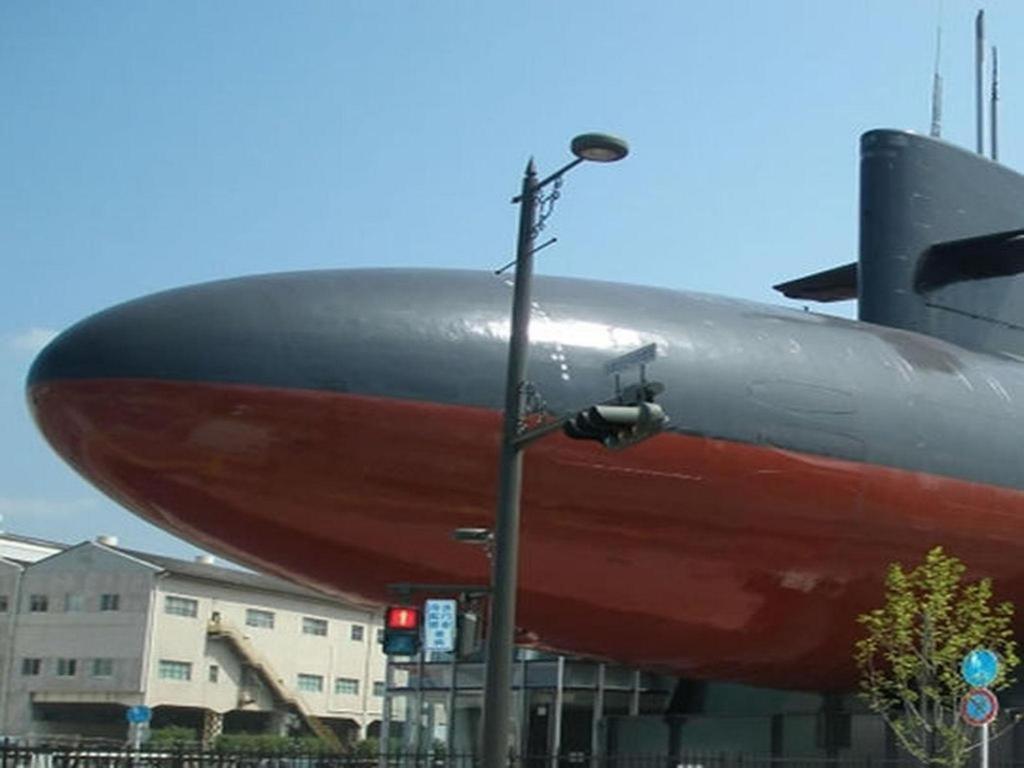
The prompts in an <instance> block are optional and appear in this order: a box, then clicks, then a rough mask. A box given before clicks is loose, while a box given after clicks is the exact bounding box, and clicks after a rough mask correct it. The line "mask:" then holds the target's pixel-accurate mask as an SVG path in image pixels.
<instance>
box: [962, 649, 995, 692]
mask: <svg viewBox="0 0 1024 768" xmlns="http://www.w3.org/2000/svg"><path fill="white" fill-rule="evenodd" d="M960 674H961V675H963V678H964V680H965V681H966V683H967V684H968V685H969V686H971V687H972V688H985V687H987V686H989V685H991V684H992V682H993V681H994V680H995V679H996V677H997V676H998V675H999V657H998V656H996V654H995V653H994V652H992V651H990V650H988V649H987V648H975V649H974V650H973V651H971V652H970V653H968V654H967V655H966V656H964V660H963V662H962V663H961V664H960Z"/></svg>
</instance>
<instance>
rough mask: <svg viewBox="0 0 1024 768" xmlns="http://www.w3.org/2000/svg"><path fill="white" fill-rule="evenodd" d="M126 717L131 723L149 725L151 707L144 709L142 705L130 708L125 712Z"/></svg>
mask: <svg viewBox="0 0 1024 768" xmlns="http://www.w3.org/2000/svg"><path fill="white" fill-rule="evenodd" d="M124 716H125V717H126V718H127V719H128V722H129V723H148V722H149V707H144V706H142V705H141V704H139V705H136V706H134V707H128V709H126V710H125V713H124Z"/></svg>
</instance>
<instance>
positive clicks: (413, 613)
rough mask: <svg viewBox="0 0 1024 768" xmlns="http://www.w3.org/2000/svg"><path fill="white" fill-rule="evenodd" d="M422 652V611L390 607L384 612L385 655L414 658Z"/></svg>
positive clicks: (404, 607)
mask: <svg viewBox="0 0 1024 768" xmlns="http://www.w3.org/2000/svg"><path fill="white" fill-rule="evenodd" d="M419 650H420V609H419V608H413V607H411V606H408V605H390V606H388V609H387V611H385V612H384V653H385V654H387V655H388V656H414V655H416V654H417V653H419Z"/></svg>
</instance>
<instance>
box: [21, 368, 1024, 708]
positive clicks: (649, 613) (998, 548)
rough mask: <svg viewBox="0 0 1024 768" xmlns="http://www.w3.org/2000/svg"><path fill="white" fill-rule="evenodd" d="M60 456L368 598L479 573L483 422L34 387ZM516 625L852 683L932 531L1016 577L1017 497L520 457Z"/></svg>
mask: <svg viewBox="0 0 1024 768" xmlns="http://www.w3.org/2000/svg"><path fill="white" fill-rule="evenodd" d="M30 395H31V399H32V403H33V407H34V409H35V412H36V418H37V419H38V421H39V423H40V426H41V427H42V429H43V431H44V433H45V434H46V436H47V438H48V439H49V440H50V442H51V443H52V444H53V446H54V447H55V449H56V450H57V451H58V452H59V453H60V454H61V455H63V456H64V457H65V458H67V459H68V460H69V461H70V462H71V463H72V464H73V465H74V466H75V467H76V469H78V471H79V472H81V473H82V474H83V475H85V476H86V477H87V478H89V479H90V481H92V482H93V483H95V484H97V485H98V486H99V487H101V488H102V489H104V490H105V491H106V492H107V493H109V494H110V495H111V496H112V497H114V498H116V499H117V500H119V501H120V502H122V503H123V504H125V505H126V506H127V507H129V508H130V509H132V510H134V511H136V512H137V513H139V514H141V515H143V516H144V517H146V518H148V519H149V520H151V521H152V522H154V523H156V524H157V525H160V526H162V527H164V528H166V529H168V530H170V531H172V532H174V533H176V534H179V535H182V536H184V537H186V538H188V539H191V540H192V541H195V542H197V543H200V544H202V545H205V546H208V547H209V548H211V549H214V550H217V551H220V552H222V553H224V554H227V555H229V556H232V557H234V558H235V559H237V560H239V561H241V562H245V563H248V564H250V565H252V566H255V567H259V568H262V569H265V570H268V571H272V572H276V573H278V574H281V575H285V576H289V577H292V578H295V579H298V580H301V581H303V582H306V583H310V584H314V585H318V586H320V587H322V588H325V589H327V590H329V591H332V592H334V593H338V594H344V595H347V596H349V597H356V598H360V599H363V600H367V601H373V602H378V603H383V602H387V601H388V600H389V599H390V598H391V596H390V595H389V593H388V591H387V588H386V587H387V585H388V584H392V583H396V582H430V583H437V582H446V583H452V582H455V583H481V584H482V583H485V582H486V580H487V577H488V574H487V568H488V564H487V561H486V559H485V557H484V555H483V554H482V552H481V551H480V550H479V549H476V548H473V547H467V546H466V545H462V544H458V543H456V542H454V541H452V539H451V536H450V534H451V531H452V529H454V528H457V527H470V526H489V525H490V521H491V519H492V517H493V505H494V502H493V500H494V496H495V487H494V486H495V480H496V466H497V445H498V429H499V414H498V413H497V412H495V411H492V410H488V409H484V408H474V407H467V406H456V405H440V404H435V403H427V402H420V401H413V400H399V399H392V398H380V397H367V396H355V395H346V394H340V393H336V392H324V391H314V390H299V389H278V388H271V387H256V386H243V385H232V384H213V383H193V382H172V381H158V380H145V379H128V378H123V379H106V380H104V379H85V380H53V381H43V382H39V383H36V384H35V385H34V386H33V387H32V389H31V391H30ZM522 535H523V546H522V552H523V561H522V565H521V584H520V595H519V611H518V623H519V624H520V626H521V628H522V629H523V630H524V631H526V632H528V633H530V635H531V636H533V637H535V638H536V641H537V642H538V643H539V644H541V645H543V646H546V647H549V648H554V649H564V650H571V651H573V652H576V653H584V654H589V655H593V656H596V657H606V658H613V659H616V660H619V661H622V662H626V663H630V664H634V665H638V666H644V667H650V668H661V669H665V670H671V671H673V672H675V673H677V674H680V675H686V676H692V677H700V678H711V679H732V680H743V681H745V682H749V683H754V684H761V685H769V686H773V687H782V688H808V689H819V690H824V689H830V688H831V689H835V688H842V687H847V686H849V685H851V684H852V681H853V672H852V669H851V665H850V661H849V659H850V650H851V647H852V642H853V639H854V637H855V636H856V633H857V628H856V625H855V621H854V617H855V616H856V615H857V614H858V613H859V612H862V611H863V610H866V609H867V608H870V607H873V606H874V605H876V604H878V603H879V601H880V599H881V595H882V589H881V583H880V579H881V577H882V575H883V574H884V571H885V567H886V566H887V565H888V564H889V563H891V562H893V561H895V560H903V561H905V562H909V561H912V560H915V559H917V558H919V557H920V556H921V555H922V554H923V553H924V552H925V550H927V549H928V548H929V547H930V546H932V545H934V544H935V543H936V542H942V543H943V544H944V545H945V546H946V547H947V548H948V549H949V551H951V552H952V553H953V554H955V555H957V556H958V557H961V558H963V559H964V560H965V561H967V562H968V563H969V564H970V565H971V566H972V567H973V568H976V569H978V570H979V571H983V572H985V573H986V574H990V575H993V576H995V577H996V578H997V579H1001V581H1000V586H1001V591H1002V588H1005V589H1006V590H1008V591H1009V592H1011V593H1017V594H1020V593H1021V588H1022V587H1024V582H1022V577H1021V576H1020V569H1019V551H1018V546H1017V544H1016V542H1018V541H1020V540H1021V538H1022V536H1024V494H1022V493H1020V492H1019V491H1015V490H1011V489H1003V488H997V487H992V486H987V485H982V484H978V483H971V482H967V481H963V480H956V479H951V478H944V477H936V476H932V475H927V474H923V473H919V472H909V471H904V470H898V469H891V468H885V467H880V466H875V465H871V464H865V463H857V462H850V461H841V460H836V459H828V458H821V457H811V456H808V455H805V454H800V453H796V452H791V451H785V450H780V449H777V448H772V447H769V446H764V445H753V444H745V443H739V442H731V441H725V440H715V439H710V438H705V437H698V436H690V435H684V434H680V433H672V434H665V435H662V436H660V437H658V438H655V439H653V440H650V441H648V442H646V443H644V444H642V445H639V446H637V447H635V448H632V449H630V450H629V451H625V452H622V453H609V452H607V451H604V450H603V449H601V448H600V447H598V446H595V445H589V444H580V443H576V442H573V441H570V440H567V439H565V438H563V437H561V436H558V437H555V438H551V439H549V440H547V441H542V442H540V443H538V444H537V445H536V446H534V447H532V448H531V449H530V451H529V452H527V458H526V471H525V485H524V496H523V534H522Z"/></svg>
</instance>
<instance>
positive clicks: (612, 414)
mask: <svg viewBox="0 0 1024 768" xmlns="http://www.w3.org/2000/svg"><path fill="white" fill-rule="evenodd" d="M667 422H668V416H666V415H665V411H664V410H663V409H662V407H661V406H660V405H658V404H657V403H645V402H641V403H638V404H636V405H592V406H591V407H590V408H587V409H586V410H583V411H580V412H579V413H578V414H576V416H575V417H573V418H572V419H570V420H569V421H567V422H566V423H565V427H564V430H565V434H566V435H568V436H569V437H571V438H573V439H575V440H597V441H598V442H601V443H603V444H604V445H605V447H606V448H625V447H627V446H629V445H633V444H634V443H639V442H640V441H641V440H646V439H647V438H648V437H652V436H654V435H656V434H658V433H659V432H661V430H662V429H664V428H665V424H666V423H667Z"/></svg>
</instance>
